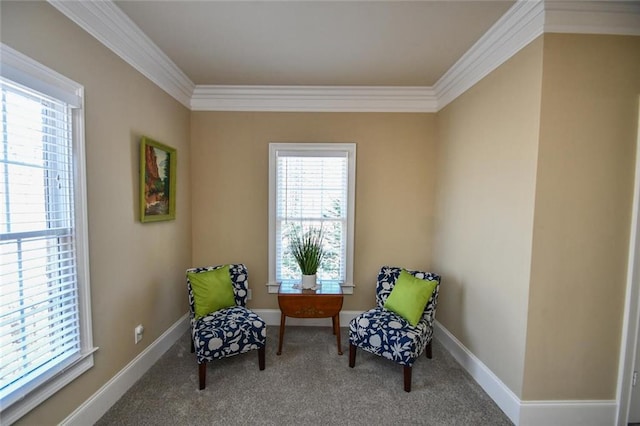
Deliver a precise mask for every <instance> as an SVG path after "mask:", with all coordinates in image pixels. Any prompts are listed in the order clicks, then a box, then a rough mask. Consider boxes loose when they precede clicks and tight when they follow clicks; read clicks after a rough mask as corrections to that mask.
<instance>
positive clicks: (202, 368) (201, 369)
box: [198, 362, 207, 390]
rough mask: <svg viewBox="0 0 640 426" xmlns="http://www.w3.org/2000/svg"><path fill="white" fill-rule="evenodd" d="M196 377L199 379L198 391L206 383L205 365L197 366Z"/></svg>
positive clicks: (204, 363)
mask: <svg viewBox="0 0 640 426" xmlns="http://www.w3.org/2000/svg"><path fill="white" fill-rule="evenodd" d="M198 377H199V379H200V390H202V389H204V388H205V386H206V382H207V363H206V362H203V363H202V364H198Z"/></svg>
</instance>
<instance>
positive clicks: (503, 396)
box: [60, 309, 617, 426]
mask: <svg viewBox="0 0 640 426" xmlns="http://www.w3.org/2000/svg"><path fill="white" fill-rule="evenodd" d="M254 312H256V313H257V314H258V315H260V316H261V317H262V319H264V320H265V322H266V323H267V325H270V326H278V325H280V310H279V309H255V310H254ZM360 313H361V312H360V311H342V312H340V325H341V327H348V325H349V322H350V321H351V320H352V319H353V318H354V317H355V316H357V315H359V314H360ZM188 321H189V316H188V314H185V315H184V316H183V317H181V318H180V319H179V320H178V321H176V322H175V323H174V324H173V325H172V326H171V327H170V328H169V329H168V330H167V331H165V332H164V333H163V334H162V335H161V336H160V337H158V338H157V339H156V340H155V341H154V342H153V343H152V344H151V345H149V347H147V348H146V349H145V350H144V351H142V352H141V353H140V354H139V355H138V356H137V357H136V358H134V359H133V360H132V361H131V362H130V363H129V364H127V365H126V366H125V367H124V368H123V369H122V370H121V371H120V372H118V374H116V375H115V376H114V377H113V378H112V379H111V380H109V381H108V382H107V383H105V384H104V386H102V387H101V388H100V389H99V390H98V391H97V392H96V393H94V394H93V395H92V396H91V397H90V398H89V399H87V400H86V401H85V402H84V403H83V404H82V405H80V406H79V407H78V408H77V409H76V410H75V411H74V412H73V413H71V414H70V415H69V416H68V417H67V418H66V419H64V420H63V421H62V422H61V423H60V424H61V425H63V426H75V425H78V426H81V425H87V424H94V423H95V422H97V421H98V420H99V419H100V417H102V416H103V415H104V413H106V412H107V410H109V408H111V406H112V405H113V404H115V403H116V402H117V401H118V399H120V398H121V397H122V395H124V393H125V392H126V391H127V390H128V389H129V388H130V387H131V386H133V384H134V383H135V382H136V381H138V380H139V379H140V377H142V375H143V374H144V373H145V372H146V371H147V370H148V369H149V368H151V366H152V365H153V364H155V363H156V362H157V361H158V359H160V357H161V356H162V355H163V354H164V353H165V352H166V351H167V350H169V348H170V347H171V346H172V345H173V344H174V343H175V342H176V341H177V340H178V338H180V337H181V336H182V335H183V334H184V332H185V331H186V330H187V327H188ZM286 324H287V325H302V326H327V327H330V326H331V319H330V318H309V319H306V318H287V322H286ZM434 333H435V338H436V339H437V340H438V341H439V342H440V343H441V344H442V345H443V346H444V348H445V349H447V350H448V351H449V352H450V353H451V355H452V356H453V357H454V358H455V359H456V360H457V361H458V362H459V363H460V365H462V367H463V368H464V369H465V370H467V372H468V373H469V374H470V375H471V377H473V379H474V380H475V381H476V382H478V384H479V385H480V386H481V387H482V388H483V389H484V391H485V392H487V394H488V395H489V396H490V397H491V399H493V401H494V402H495V403H496V404H497V405H498V406H499V407H500V409H501V410H502V411H504V413H505V414H506V415H507V417H509V419H511V421H512V422H513V423H514V424H516V425H518V426H538V425H554V426H574V425H575V426H602V425H613V424H614V423H615V417H616V410H617V405H616V401H613V400H612V401H521V400H520V399H519V398H518V397H517V396H516V395H515V394H514V393H513V392H512V391H511V390H510V389H509V388H508V387H507V386H506V385H505V384H504V383H502V381H501V380H500V379H499V378H498V377H497V376H496V375H495V374H493V372H492V371H491V370H490V369H489V368H488V367H487V366H486V365H484V364H483V363H482V361H480V360H479V359H478V358H477V357H476V356H475V355H474V354H473V353H471V351H469V350H468V349H467V348H466V347H465V346H464V345H463V344H462V343H461V342H460V341H459V340H458V339H456V337H455V336H454V335H453V334H451V333H450V332H449V331H448V330H447V329H446V328H445V327H444V326H442V324H440V323H439V322H438V321H436V323H435V329H434Z"/></svg>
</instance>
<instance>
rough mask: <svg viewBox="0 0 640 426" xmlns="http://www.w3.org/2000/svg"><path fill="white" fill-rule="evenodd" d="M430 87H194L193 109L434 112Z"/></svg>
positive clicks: (433, 95) (434, 101) (434, 98)
mask: <svg viewBox="0 0 640 426" xmlns="http://www.w3.org/2000/svg"><path fill="white" fill-rule="evenodd" d="M436 107H437V99H436V96H435V94H434V92H433V89H432V88H430V87H370V86H196V89H195V91H194V93H193V97H192V98H191V109H192V110H194V111H306V112H309V111H314V112H436Z"/></svg>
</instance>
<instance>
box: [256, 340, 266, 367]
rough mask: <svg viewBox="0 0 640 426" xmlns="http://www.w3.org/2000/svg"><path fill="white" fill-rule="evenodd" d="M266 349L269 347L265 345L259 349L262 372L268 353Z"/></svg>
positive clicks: (259, 363) (259, 362)
mask: <svg viewBox="0 0 640 426" xmlns="http://www.w3.org/2000/svg"><path fill="white" fill-rule="evenodd" d="M266 348H267V345H266V343H265V345H264V346H263V347H261V348H260V349H258V367H259V368H260V370H264V358H265V353H266V352H267V350H266Z"/></svg>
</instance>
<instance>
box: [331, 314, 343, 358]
mask: <svg viewBox="0 0 640 426" xmlns="http://www.w3.org/2000/svg"><path fill="white" fill-rule="evenodd" d="M333 333H334V334H335V335H336V340H337V341H338V355H342V345H341V344H340V313H338V314H337V315H336V316H334V317H333Z"/></svg>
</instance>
